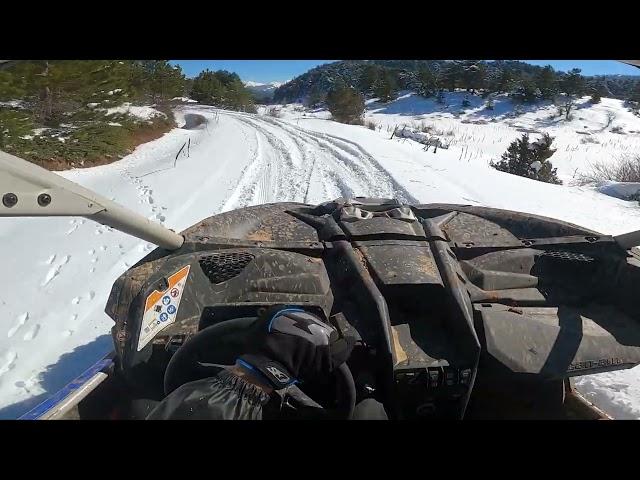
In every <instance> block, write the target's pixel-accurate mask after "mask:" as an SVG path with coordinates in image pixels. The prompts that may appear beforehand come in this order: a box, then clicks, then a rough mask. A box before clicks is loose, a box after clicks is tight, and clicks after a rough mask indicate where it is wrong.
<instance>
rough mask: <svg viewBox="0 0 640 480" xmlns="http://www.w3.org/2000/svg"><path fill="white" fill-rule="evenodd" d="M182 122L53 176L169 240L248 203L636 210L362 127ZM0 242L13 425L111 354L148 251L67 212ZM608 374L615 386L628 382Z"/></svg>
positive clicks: (2, 346) (583, 216)
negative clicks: (155, 227) (131, 279)
mask: <svg viewBox="0 0 640 480" xmlns="http://www.w3.org/2000/svg"><path fill="white" fill-rule="evenodd" d="M189 113H194V114H197V115H202V116H204V117H205V118H206V119H207V120H208V121H207V122H206V123H205V124H203V125H201V126H199V127H197V128H194V129H191V130H186V129H179V128H178V129H174V130H172V131H171V132H169V133H167V134H166V135H164V136H163V137H162V138H160V139H158V140H155V141H153V142H150V143H147V144H144V145H141V146H140V147H138V148H137V149H136V150H135V152H133V153H132V154H131V155H129V156H127V157H125V158H123V159H122V160H120V161H118V162H115V163H113V164H110V165H105V166H100V167H95V168H90V169H84V170H71V171H67V172H62V173H61V174H62V175H63V176H64V177H66V178H69V179H70V180H73V181H75V182H78V183H80V184H82V185H83V186H86V187H88V188H91V189H94V190H95V191H97V192H98V193H100V194H102V195H104V196H106V197H108V198H111V199H115V201H117V202H118V203H120V204H122V205H125V206H127V207H129V208H132V209H133V210H135V211H137V212H138V213H141V214H142V215H144V216H146V217H148V218H151V219H153V220H155V221H158V222H160V223H162V224H164V225H166V226H167V227H169V228H172V229H174V230H176V231H181V230H184V229H185V228H187V227H189V226H190V225H192V224H194V223H196V222H198V221H199V220H202V219H204V218H206V217H208V216H210V215H214V214H216V213H220V212H223V211H228V210H232V209H235V208H239V207H244V206H247V205H254V204H260V203H268V202H278V201H296V202H305V203H311V204H314V203H320V202H324V201H327V200H331V199H334V198H336V197H341V196H344V197H349V196H368V197H383V198H394V197H395V198H398V199H399V200H401V201H405V202H423V203H427V202H439V203H447V202H449V203H466V204H477V205H487V206H493V207H498V208H511V209H514V210H521V211H526V212H530V213H537V214H542V215H547V216H555V217H556V218H561V219H563V220H567V221H570V222H574V223H578V224H581V225H584V226H586V227H589V228H593V229H595V230H599V231H601V232H603V233H622V232H624V231H630V230H633V229H638V228H640V212H639V210H640V209H638V208H637V207H635V206H634V205H632V204H631V203H630V202H624V201H621V200H617V199H613V198H610V197H606V196H604V195H602V194H599V193H597V192H594V191H592V190H590V189H586V188H582V189H580V188H573V187H558V186H553V185H546V184H541V183H539V182H535V181H532V180H528V179H522V178H519V177H514V176H511V175H506V174H503V173H501V172H497V171H495V170H491V169H489V168H488V167H487V166H486V165H482V166H477V165H473V164H470V163H468V162H466V161H464V162H460V161H458V160H457V159H458V158H459V157H460V152H461V150H460V149H457V150H456V149H455V148H452V149H450V150H448V151H447V150H439V151H438V153H437V154H433V153H430V152H425V151H423V150H422V146H421V145H418V144H415V143H412V142H410V141H408V142H404V141H402V142H400V141H396V140H393V141H390V140H389V138H388V135H387V134H384V133H382V132H373V131H370V130H367V129H366V128H364V127H359V126H347V125H342V124H336V123H334V122H330V121H326V120H321V119H303V120H302V121H301V120H300V119H276V118H272V117H268V116H262V115H251V114H243V113H237V112H228V111H222V110H218V109H215V108H213V107H207V106H197V105H196V106H188V107H184V108H183V109H182V110H179V111H177V115H176V117H177V118H178V121H179V123H180V121H181V120H180V119H181V118H183V115H185V114H189ZM188 141H190V149H189V156H188V157H187V155H186V149H185V150H183V153H182V154H181V155H180V156H179V157H178V159H177V160H176V158H175V157H176V154H177V153H178V151H179V150H180V148H181V147H182V146H183V145H184V144H185V142H188ZM174 165H175V166H174ZM594 212H607V215H594ZM0 238H2V239H3V249H2V252H3V255H2V257H3V271H4V272H5V278H10V279H11V280H10V281H8V282H5V283H6V284H5V285H3V288H2V289H0V308H1V309H2V311H3V316H2V317H0V418H15V417H17V416H19V415H20V414H22V413H24V412H25V411H27V410H28V409H29V408H31V407H33V406H34V405H35V404H37V403H38V401H41V400H42V399H43V398H44V397H46V396H47V395H50V394H52V393H54V392H55V391H57V390H58V389H59V388H61V387H62V386H64V384H65V383H67V382H68V381H69V380H71V379H72V378H74V377H75V376H77V375H78V374H79V373H81V372H82V371H83V370H84V369H86V368H87V367H88V366H89V365H90V364H91V363H92V362H94V361H95V360H97V359H98V358H99V357H100V356H101V355H102V354H104V353H106V352H107V351H109V350H110V349H111V345H112V344H111V338H110V335H109V330H110V328H111V326H112V320H111V319H110V318H108V317H107V316H106V314H105V313H104V306H105V304H106V301H107V297H108V294H109V291H110V289H111V286H112V284H113V282H114V281H115V279H116V278H117V277H118V276H119V275H121V274H122V273H123V272H124V271H126V270H127V268H129V267H130V266H131V265H133V264H134V263H135V262H137V261H138V260H139V259H141V258H142V257H144V256H145V255H147V254H148V253H149V252H150V251H151V250H152V249H153V248H155V247H154V246H153V245H151V244H148V243H147V242H143V241H140V240H138V239H135V238H133V237H130V236H128V235H126V234H123V233H120V232H117V231H115V230H113V229H111V228H109V227H106V226H103V225H99V224H96V223H93V222H91V221H88V220H84V219H75V218H64V217H63V218H46V219H45V218H31V219H8V218H4V219H0ZM614 373H615V374H616V375H617V376H616V377H615V378H616V380H615V384H616V385H619V384H627V385H628V384H629V383H630V382H631V381H632V380H633V378H636V377H637V376H638V374H637V373H636V372H635V371H627V372H620V373H618V372H614ZM611 375H613V374H611ZM625 375H626V377H625ZM593 378H594V377H590V380H589V381H593V382H595V384H594V385H595V386H594V387H593V388H592V390H593V391H597V392H600V393H599V395H600V397H601V398H604V397H606V398H612V400H610V403H612V404H615V405H621V407H620V408H621V409H622V410H624V412H626V414H627V415H630V416H635V417H640V411H639V410H638V409H637V405H638V403H640V402H637V401H636V407H633V406H631V407H628V408H627V407H625V403H624V402H627V403H628V402H630V400H629V399H628V396H627V397H621V396H616V394H615V392H613V393H612V394H611V390H610V389H609V390H606V385H605V383H604V382H603V381H600V380H598V379H597V378H595V380H591V379H593ZM603 385H604V386H603ZM619 390H621V388H620V389H619ZM623 393H624V392H623ZM616 402H618V403H616ZM634 408H635V410H634Z"/></svg>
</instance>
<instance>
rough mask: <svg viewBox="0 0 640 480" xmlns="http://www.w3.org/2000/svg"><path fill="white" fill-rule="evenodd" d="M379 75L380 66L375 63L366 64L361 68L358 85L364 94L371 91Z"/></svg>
mask: <svg viewBox="0 0 640 480" xmlns="http://www.w3.org/2000/svg"><path fill="white" fill-rule="evenodd" d="M379 75H380V67H378V66H377V65H371V64H367V65H365V67H364V68H363V70H362V74H361V76H360V81H359V82H358V87H359V90H360V91H361V92H364V93H365V94H369V93H373V89H374V86H375V85H376V82H377V81H378V77H379Z"/></svg>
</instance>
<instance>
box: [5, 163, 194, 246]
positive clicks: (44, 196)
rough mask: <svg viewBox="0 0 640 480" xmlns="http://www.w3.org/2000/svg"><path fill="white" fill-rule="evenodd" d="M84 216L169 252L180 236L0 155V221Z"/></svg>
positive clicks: (178, 243)
mask: <svg viewBox="0 0 640 480" xmlns="http://www.w3.org/2000/svg"><path fill="white" fill-rule="evenodd" d="M53 216H82V217H86V218H88V219H90V220H94V221H96V222H98V223H102V224H104V225H108V226H110V227H112V228H115V229H116V230H120V231H122V232H124V233H128V234H130V235H133V236H135V237H138V238H141V239H143V240H146V241H148V242H151V243H155V244H156V245H158V246H160V247H162V248H165V249H167V250H176V249H178V248H180V247H181V246H182V244H183V243H184V238H183V237H182V236H181V235H178V234H177V233H175V232H173V231H172V230H169V229H168V228H165V227H163V226H162V225H159V224H157V223H154V222H152V221H150V220H149V219H147V218H145V217H143V216H142V215H139V214H137V213H135V212H133V211H131V210H129V209H127V208H124V207H122V206H121V205H118V204H117V203H115V202H112V201H111V200H109V199H107V198H104V197H102V196H100V195H98V194H97V193H95V192H92V191H91V190H89V189H87V188H84V187H82V186H80V185H78V184H77V183H74V182H72V181H70V180H67V179H66V178H64V177H62V176H60V175H56V174H55V173H53V172H50V171H48V170H46V169H44V168H42V167H39V166H37V165H34V164H32V163H29V162H27V161H25V160H22V159H21V158H18V157H15V156H13V155H10V154H8V153H5V152H2V151H0V217H53Z"/></svg>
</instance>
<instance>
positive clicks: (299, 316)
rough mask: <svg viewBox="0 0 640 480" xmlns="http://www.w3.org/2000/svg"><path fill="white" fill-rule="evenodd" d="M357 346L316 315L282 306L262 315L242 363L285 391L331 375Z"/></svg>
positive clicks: (352, 340) (275, 386) (240, 361)
mask: <svg viewBox="0 0 640 480" xmlns="http://www.w3.org/2000/svg"><path fill="white" fill-rule="evenodd" d="M354 343H355V339H354V338H353V337H348V336H346V337H343V338H341V337H340V336H339V335H338V332H337V331H336V330H335V329H334V328H333V327H332V326H331V325H328V324H326V323H324V322H322V321H321V320H320V319H319V318H318V317H317V316H316V315H314V314H312V313H309V312H306V311H304V310H302V309H301V308H298V307H291V308H286V307H284V306H282V305H278V306H275V307H271V308H269V309H267V310H265V311H264V312H263V313H262V314H260V316H259V317H258V321H257V322H256V323H255V325H254V327H253V331H252V332H251V333H250V334H249V340H248V342H247V345H246V350H245V354H244V355H242V356H240V358H239V359H238V363H239V364H240V365H242V366H243V367H245V368H248V369H250V370H254V371H255V370H257V371H258V372H260V373H261V374H262V375H263V376H264V377H265V378H266V380H267V381H268V382H269V383H270V384H271V385H273V387H274V388H275V389H281V388H284V387H286V386H288V385H291V384H292V383H295V382H296V381H303V380H308V379H312V378H314V377H317V376H320V375H328V374H330V373H331V372H333V371H334V370H335V369H336V368H338V367H339V366H340V365H342V364H343V363H344V362H345V361H346V360H347V358H349V355H350V354H351V351H352V350H353V346H354Z"/></svg>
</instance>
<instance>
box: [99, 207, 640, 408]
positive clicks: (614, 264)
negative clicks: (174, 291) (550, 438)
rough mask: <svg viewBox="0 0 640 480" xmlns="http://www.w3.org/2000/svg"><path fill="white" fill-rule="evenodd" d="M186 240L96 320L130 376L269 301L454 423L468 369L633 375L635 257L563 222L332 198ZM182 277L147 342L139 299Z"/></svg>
mask: <svg viewBox="0 0 640 480" xmlns="http://www.w3.org/2000/svg"><path fill="white" fill-rule="evenodd" d="M182 235H183V236H184V238H185V243H184V245H183V246H182V247H181V248H180V249H179V250H177V251H175V252H168V251H164V250H161V249H158V250H156V251H154V252H152V253H151V254H150V255H149V256H147V257H146V258H145V259H143V260H141V261H140V262H139V263H138V264H137V265H135V266H134V267H132V268H131V269H130V270H129V271H128V272H126V273H125V274H124V275H122V276H121V277H120V278H119V279H118V280H117V281H116V283H115V284H114V287H113V289H112V292H111V296H110V299H109V303H108V305H107V309H106V311H107V313H108V314H109V315H110V316H111V317H112V318H113V319H114V320H115V322H116V325H115V327H114V329H113V337H114V342H115V345H116V351H117V353H118V356H119V358H120V360H121V365H122V368H123V369H124V370H126V371H134V370H136V369H139V368H141V365H144V364H145V363H147V362H149V361H150V359H151V358H153V355H154V354H153V352H154V348H167V347H166V346H167V345H170V344H171V343H172V342H174V341H176V339H177V338H178V339H179V338H182V339H184V338H185V336H186V337H187V338H188V336H189V335H191V334H193V333H194V332H196V331H198V330H200V329H202V328H206V326H207V325H210V324H212V323H216V322H219V321H224V319H225V318H233V317H237V316H241V317H243V316H251V315H255V312H256V309H257V308H259V307H261V306H269V305H272V304H274V303H286V304H294V305H302V306H305V307H306V308H309V309H311V310H313V311H316V312H317V313H318V314H319V315H322V316H323V317H324V318H326V319H328V321H331V322H333V323H334V324H337V325H338V326H339V327H340V328H341V329H342V330H343V331H349V332H352V333H354V334H355V335H356V336H357V337H358V338H360V339H361V340H362V341H363V343H364V344H365V345H366V346H367V347H368V348H370V349H371V351H372V352H375V353H374V354H372V355H374V356H375V358H376V362H378V367H379V368H378V370H377V372H378V374H379V378H378V382H379V384H380V385H381V388H382V390H383V391H384V392H385V394H386V395H388V401H389V402H392V401H393V400H392V399H393V398H396V401H400V400H397V399H398V398H401V399H402V400H401V401H400V402H401V403H403V402H404V403H403V405H405V404H406V403H407V402H408V403H409V404H410V405H412V406H410V407H409V410H412V409H414V407H415V408H418V404H420V405H423V404H424V402H425V395H427V397H429V398H430V399H431V400H429V402H431V403H433V405H434V407H433V408H434V409H435V411H438V412H440V413H442V412H443V411H444V412H448V415H451V416H453V417H457V418H459V417H461V416H462V415H463V413H464V411H465V409H466V406H467V401H468V399H469V394H470V392H471V390H472V388H473V385H474V384H475V382H476V376H477V375H478V372H479V371H482V372H484V373H483V375H481V377H482V378H483V380H482V382H485V383H486V382H489V383H491V382H501V381H503V380H504V379H512V380H513V379H520V380H523V381H529V380H532V381H554V380H555V379H563V378H567V377H571V376H575V375H583V374H587V373H596V372H602V371H607V370H616V369H621V368H629V367H632V366H634V365H637V364H638V363H640V328H639V324H638V319H639V318H640V307H639V305H638V303H637V302H636V301H635V298H636V297H637V296H638V293H640V292H638V288H639V287H638V286H639V285H640V258H638V257H637V256H636V255H635V254H633V253H632V252H630V251H628V250H625V249H624V248H621V247H620V245H619V244H618V243H617V242H616V241H615V239H614V238H613V237H611V236H608V235H602V234H600V233H598V232H595V231H591V230H588V229H585V228H582V227H578V226H576V225H572V224H569V223H566V222H562V221H557V220H553V219H550V218H545V217H541V216H536V215H530V214H524V213H519V212H512V211H506V210H499V209H492V208H485V207H477V206H469V205H450V204H422V205H404V204H401V203H399V202H397V201H396V200H390V199H369V198H355V199H342V198H341V199H336V200H334V201H331V202H327V203H324V204H321V205H315V206H313V205H304V204H299V203H274V204H267V205H260V206H254V207H247V208H242V209H238V210H234V211H231V212H226V213H222V214H219V215H215V216H212V217H210V218H207V219H206V220H203V221H202V222H199V223H198V224H196V225H194V226H192V227H190V228H188V229H187V230H185V231H184V232H182ZM184 269H187V271H188V272H189V273H188V278H187V280H186V284H185V285H184V289H183V292H182V293H180V295H181V296H182V295H183V297H182V301H181V303H180V307H179V311H178V312H177V314H176V315H175V317H171V318H169V321H168V322H166V317H165V320H162V319H159V320H157V321H156V323H157V325H158V326H157V330H156V333H155V334H154V335H153V336H151V337H149V335H150V334H147V333H145V330H144V329H145V328H147V327H149V328H156V327H155V326H153V325H151V324H149V323H147V324H146V327H145V324H143V323H142V322H143V319H144V318H147V317H149V316H153V312H152V313H145V312H146V310H145V308H149V305H150V303H149V298H152V299H153V298H156V297H152V296H153V295H158V298H160V296H161V295H162V292H163V291H165V290H166V291H167V292H168V291H169V290H170V288H169V284H170V282H171V278H172V275H174V274H176V272H180V271H184ZM154 292H157V293H154ZM156 308H158V309H159V310H158V312H160V311H162V308H163V307H162V305H160V306H159V307H156ZM163 322H165V323H163ZM142 337H144V338H145V342H143V343H141V341H140V338H142ZM179 341H182V340H179ZM509 381H511V380H509ZM391 392H402V394H401V395H400V394H399V395H393V394H392V393H391ZM412 402H413V403H415V405H413V403H412ZM421 402H422V403H421ZM429 402H427V403H429ZM405 407H406V405H405ZM405 407H402V408H401V407H398V408H399V409H400V410H402V411H406V408H405ZM423 410H424V409H423ZM427 410H429V409H427ZM429 411H430V410H429ZM422 413H425V412H424V411H423V412H422ZM445 416H446V415H445Z"/></svg>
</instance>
